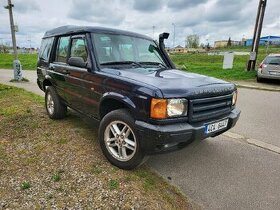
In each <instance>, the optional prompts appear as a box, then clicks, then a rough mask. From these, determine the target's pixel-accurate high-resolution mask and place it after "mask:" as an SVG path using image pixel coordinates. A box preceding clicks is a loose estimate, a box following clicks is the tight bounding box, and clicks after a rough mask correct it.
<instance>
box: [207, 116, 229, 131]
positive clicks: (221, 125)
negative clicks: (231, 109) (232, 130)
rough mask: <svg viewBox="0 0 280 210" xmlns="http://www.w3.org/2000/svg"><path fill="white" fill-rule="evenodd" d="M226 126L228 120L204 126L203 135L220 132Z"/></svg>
mask: <svg viewBox="0 0 280 210" xmlns="http://www.w3.org/2000/svg"><path fill="white" fill-rule="evenodd" d="M227 125H228V119H225V120H222V121H219V122H215V123H211V124H208V125H205V133H206V134H209V133H213V132H216V131H219V130H222V129H224V128H226V127H227Z"/></svg>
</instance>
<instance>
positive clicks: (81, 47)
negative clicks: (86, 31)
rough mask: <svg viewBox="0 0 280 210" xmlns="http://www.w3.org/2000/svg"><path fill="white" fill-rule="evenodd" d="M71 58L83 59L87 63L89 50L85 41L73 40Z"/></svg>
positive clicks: (81, 39) (80, 39)
mask: <svg viewBox="0 0 280 210" xmlns="http://www.w3.org/2000/svg"><path fill="white" fill-rule="evenodd" d="M70 57H81V58H83V60H84V61H87V57H88V55H87V49H86V43H85V39H83V38H75V39H72V47H71V54H70Z"/></svg>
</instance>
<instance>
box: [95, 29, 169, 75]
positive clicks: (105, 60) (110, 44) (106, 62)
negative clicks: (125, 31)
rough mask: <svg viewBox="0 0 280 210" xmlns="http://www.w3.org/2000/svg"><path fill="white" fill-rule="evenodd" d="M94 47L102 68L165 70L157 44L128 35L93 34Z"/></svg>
mask: <svg viewBox="0 0 280 210" xmlns="http://www.w3.org/2000/svg"><path fill="white" fill-rule="evenodd" d="M93 45H94V46H95V48H96V51H97V58H98V61H99V64H100V65H101V67H108V66H110V68H127V65H129V66H131V67H132V68H144V69H148V70H157V69H163V68H164V69H165V68H167V67H166V64H165V62H164V61H163V58H162V57H161V55H160V53H159V52H160V50H159V49H158V47H157V45H156V44H155V42H153V41H150V40H147V39H142V38H137V37H132V36H126V35H115V34H93Z"/></svg>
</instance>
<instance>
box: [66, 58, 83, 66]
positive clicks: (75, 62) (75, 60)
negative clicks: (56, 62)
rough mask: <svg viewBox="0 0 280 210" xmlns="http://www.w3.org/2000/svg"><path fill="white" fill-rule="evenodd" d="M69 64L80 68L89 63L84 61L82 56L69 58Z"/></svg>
mask: <svg viewBox="0 0 280 210" xmlns="http://www.w3.org/2000/svg"><path fill="white" fill-rule="evenodd" d="M68 64H69V65H70V66H75V67H79V68H86V67H87V63H86V62H85V61H84V59H83V58H82V57H70V58H69V59H68Z"/></svg>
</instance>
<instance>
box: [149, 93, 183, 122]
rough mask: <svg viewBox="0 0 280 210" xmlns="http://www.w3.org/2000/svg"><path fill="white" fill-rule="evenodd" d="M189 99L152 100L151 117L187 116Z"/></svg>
mask: <svg viewBox="0 0 280 210" xmlns="http://www.w3.org/2000/svg"><path fill="white" fill-rule="evenodd" d="M187 113H188V100H187V99H156V98H153V99H152V101H151V114H150V116H151V118H154V119H165V118H167V117H178V116H187Z"/></svg>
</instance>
